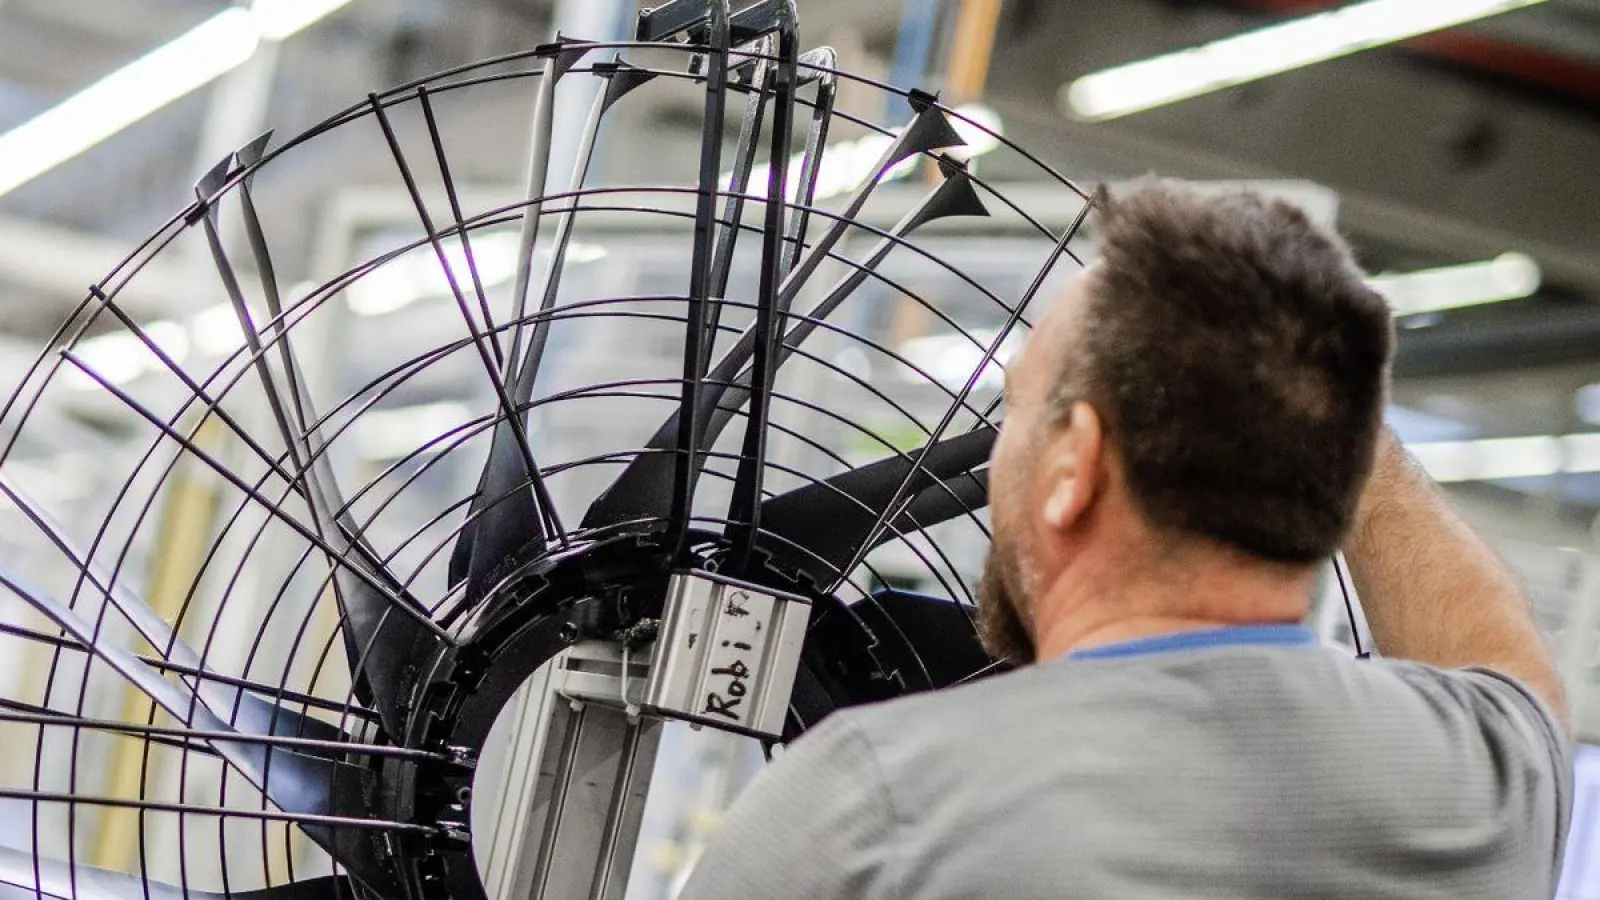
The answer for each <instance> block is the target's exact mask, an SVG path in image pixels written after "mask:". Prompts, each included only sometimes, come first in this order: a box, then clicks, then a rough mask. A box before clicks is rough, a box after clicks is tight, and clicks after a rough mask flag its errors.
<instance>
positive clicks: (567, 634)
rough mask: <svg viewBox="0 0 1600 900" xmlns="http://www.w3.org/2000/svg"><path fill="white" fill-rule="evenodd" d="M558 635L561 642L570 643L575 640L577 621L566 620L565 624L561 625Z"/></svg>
mask: <svg viewBox="0 0 1600 900" xmlns="http://www.w3.org/2000/svg"><path fill="white" fill-rule="evenodd" d="M560 637H561V642H562V643H563V644H571V643H573V642H575V641H577V639H578V623H577V622H567V623H566V624H564V625H562V626H561V633H560Z"/></svg>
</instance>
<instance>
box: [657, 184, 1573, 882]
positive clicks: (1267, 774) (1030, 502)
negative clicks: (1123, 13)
mask: <svg viewBox="0 0 1600 900" xmlns="http://www.w3.org/2000/svg"><path fill="white" fill-rule="evenodd" d="M1098 203H1099V206H1100V207H1101V209H1100V243H1101V253H1102V256H1101V258H1100V260H1099V261H1098V262H1097V263H1096V264H1095V265H1093V266H1091V267H1090V268H1089V269H1087V270H1086V271H1085V272H1084V273H1083V274H1082V275H1081V276H1079V277H1078V278H1076V279H1075V280H1074V281H1073V282H1072V284H1071V285H1070V286H1069V287H1068V288H1067V289H1066V291H1065V293H1064V294H1063V295H1062V296H1061V297H1060V298H1059V299H1057V300H1056V302H1055V303H1054V304H1053V305H1052V306H1051V307H1050V308H1049V309H1048V310H1047V311H1046V312H1045V313H1044V314H1043V316H1042V317H1041V318H1040V320H1039V322H1038V323H1037V326H1036V328H1035V331H1034V333H1033V336H1032V338H1031V340H1030V342H1029V344H1028V346H1027V347H1026V349H1025V350H1024V351H1023V353H1022V354H1021V355H1020V356H1019V357H1018V358H1017V359H1016V360H1015V361H1014V363H1013V365H1012V366H1011V367H1010V370H1009V371H1008V373H1007V383H1006V393H1007V400H1006V418H1005V424H1004V427H1003V428H1002V430H1001V434H1000V437H999V439H998V441H997V443H996V446H995V449H994V456H993V461H992V466H991V470H990V471H991V475H990V484H991V496H990V503H991V507H992V514H993V522H994V546H993V548H992V552H991V555H990V560H989V568H988V571H987V572H986V574H985V578H984V584H983V586H982V590H981V591H980V600H979V610H980V613H979V619H980V625H981V628H980V631H981V632H982V635H983V638H984V640H985V642H986V646H988V647H989V649H990V651H991V652H992V653H994V654H996V655H998V656H1004V657H1010V658H1012V659H1013V660H1014V661H1016V662H1018V663H1022V664H1025V665H1022V666H1021V667H1020V668H1018V669H1017V670H1016V671H1014V672H1011V673H1008V674H1006V675H1002V676H998V677H995V678H991V679H988V680H985V681H980V682H977V683H973V684H970V685H966V686H963V687H960V688H956V689H952V690H948V691H943V692H936V693H932V694H924V695H920V696H917V697H912V698H907V699H903V700H900V701H896V702H893V703H886V704H881V705H877V706H872V707H866V708H861V709H856V710H850V711H846V712H842V713H838V714H836V715H834V716H832V717H830V718H829V719H828V720H826V721H825V722H823V723H822V724H821V725H820V726H819V727H818V728H817V729H815V731H813V732H812V733H809V734H807V735H805V736H804V737H803V738H802V739H800V740H798V741H796V742H795V743H794V745H793V746H792V747H790V748H788V749H787V751H786V752H784V753H783V755H782V756H780V757H779V758H778V759H777V761H776V762H775V763H774V764H773V765H772V766H771V767H770V768H769V770H768V771H767V772H765V773H763V775H762V776H761V777H760V778H758V779H757V781H756V782H755V784H753V785H752V786H751V788H750V789H749V791H748V792H747V793H746V796H744V797H743V798H742V799H741V800H740V802H739V804H738V805H737V806H736V807H735V809H734V810H733V811H732V812H731V814H730V815H729V817H728V818H727V819H726V821H725V822H724V823H723V824H722V826H721V828H720V829H719V831H718V833H717V835H716V836H715V839H714V841H713V843H712V845H711V846H710V847H709V848H708V849H707V851H706V853H705V854H704V856H703V857H702V859H701V860H700V862H699V864H698V866H697V867H696V869H695V872H694V874H693V875H692V877H691V879H690V881H689V884H688V887H687V889H686V890H685V892H684V896H685V897H688V898H691V900H706V898H729V900H782V898H791V897H793V898H801V897H804V898H814V900H827V898H885V900H887V898H929V900H935V898H1018V900H1021V898H1057V897H1073V898H1115V900H1140V898H1157V897H1160V898H1180V897H1181V898H1191V897H1218V898H1269V897H1270V898H1282V897H1318V898H1424V897H1427V898H1450V900H1462V898H1471V897H1482V898H1486V900H1488V898H1492V900H1512V898H1524V897H1526V898H1536V897H1544V898H1547V897H1550V896H1551V895H1552V894H1553V893H1554V890H1555V886H1554V883H1553V880H1554V877H1555V872H1556V870H1557V867H1558V863H1559V858H1560V850H1561V846H1560V845H1561V841H1562V836H1563V833H1564V830H1565V823H1566V816H1567V811H1568V806H1569V799H1568V797H1569V793H1570V790H1571V788H1570V783H1569V782H1570V763H1569V759H1568V743H1567V742H1568V737H1567V734H1566V727H1567V726H1566V724H1565V716H1566V712H1565V708H1564V703H1563V697H1562V693H1561V688H1560V685H1559V681H1558V678H1557V674H1556V671H1555V669H1554V667H1553V666H1552V665H1551V661H1550V658H1549V656H1548V654H1547V653H1546V651H1545V649H1544V648H1543V646H1542V645H1541V642H1540V638H1539V635H1538V633H1537V631H1536V629H1535V626H1534V623H1533V621H1532V619H1531V618H1530V615H1529V612H1528V609H1527V606H1526V603H1525V601H1524V599H1523V597H1522V596H1521V594H1520V592H1519V590H1518V588H1517V587H1516V585H1515V584H1514V583H1513V581H1512V579H1511V577H1510V575H1509V574H1508V573H1507V572H1506V570H1505V568H1504V567H1503V566H1502V565H1501V564H1500V563H1499V562H1498V561H1497V560H1496V559H1495V557H1494V556H1493V555H1492V554H1491V552H1490V551H1489V550H1488V548H1487V547H1485V546H1484V544H1483V543H1482V542H1481V541H1479V540H1478V539H1477V538H1476V537H1475V536H1474V535H1473V534H1472V532H1471V531H1470V530H1469V529H1468V528H1467V527H1466V526H1465V525H1464V524H1463V523H1462V522H1461V520H1460V519H1459V518H1457V516H1456V515H1455V513H1454V512H1453V511H1452V510H1451V508H1450V506H1449V504H1448V503H1447V501H1446V500H1445V498H1444V497H1443V496H1442V494H1440V492H1439V491H1438V490H1437V489H1436V488H1435V487H1434V486H1433V485H1432V484H1431V482H1429V480H1428V479H1427V477H1426V476H1425V475H1424V474H1423V473H1422V472H1421V471H1420V470H1419V469H1418V468H1417V467H1416V466H1415V465H1414V464H1413V463H1412V462H1411V461H1410V460H1409V459H1408V457H1407V456H1406V454H1405V451H1404V450H1402V449H1401V448H1400V447H1399V445H1398V444H1397V443H1396V442H1395V441H1394V440H1393V439H1392V438H1391V437H1389V436H1388V435H1387V434H1386V433H1383V432H1382V429H1381V423H1380V416H1381V414H1382V407H1383V402H1384V395H1385V388H1386V379H1387V368H1388V360H1389V355H1390V345H1391V341H1392V327H1391V322H1390V318H1389V313H1388V310H1387V307H1386V306H1385V304H1384V302H1383V300H1382V298H1381V297H1379V296H1378V295H1376V294H1375V293H1373V292H1372V290H1371V289H1369V288H1368V287H1367V286H1366V285H1365V283H1364V280H1363V277H1362V274H1361V272H1360V271H1359V270H1358V269H1357V267H1356V266H1355V264H1354V263H1353V262H1352V261H1351V258H1350V254H1349V251H1348V249H1347V248H1346V247H1345V245H1344V244H1343V243H1342V242H1341V241H1340V240H1339V239H1338V238H1336V237H1334V236H1332V235H1330V234H1328V233H1325V232H1323V231H1321V230H1319V229H1318V228H1316V227H1315V226H1313V225H1312V224H1311V223H1310V222H1309V221H1308V220H1307V219H1306V218H1305V216H1304V215H1303V214H1302V213H1301V212H1299V211H1298V210H1296V209H1294V208H1292V207H1290V206H1288V205H1286V204H1282V203H1275V202H1265V201H1262V200H1260V199H1258V198H1256V197H1254V196H1252V195H1249V194H1243V193H1236V194H1229V195H1224V196H1214V195H1213V196H1202V195H1200V194H1198V193H1195V192H1193V191H1191V190H1189V189H1185V188H1183V187H1181V186H1178V185H1175V184H1172V183H1167V182H1159V181H1147V182H1144V183H1141V184H1140V185H1138V186H1137V187H1135V188H1134V189H1132V190H1131V191H1129V192H1126V193H1125V194H1123V195H1121V196H1118V197H1116V198H1114V199H1113V198H1109V197H1107V196H1105V194H1104V193H1102V195H1101V197H1100V198H1099V200H1098ZM1369 473H1370V478H1369V477H1368V476H1369ZM1341 546H1342V547H1343V549H1344V551H1345V553H1346V555H1347V558H1348V560H1349V562H1350V567H1351V570H1352V574H1353V576H1354V579H1355V582H1356V585H1357V588H1358V589H1359V591H1360V595H1361V598H1362V601H1363V604H1364V606H1365V609H1366V612H1367V619H1368V622H1369V624H1370V626H1371V631H1372V636H1373V638H1374V639H1375V641H1376V643H1377V646H1378V648H1379V650H1381V652H1382V654H1383V656H1384V657H1385V658H1384V659H1381V660H1379V659H1371V660H1360V659H1355V658H1353V657H1352V656H1351V655H1350V654H1349V653H1348V652H1345V651H1341V650H1338V649H1336V648H1331V647H1325V646H1322V645H1320V644H1318V643H1317V641H1316V640H1315V639H1314V637H1313V636H1312V634H1311V633H1310V632H1308V631H1306V630H1304V629H1303V628H1301V627H1300V626H1299V625H1298V624H1297V623H1299V622H1300V621H1301V620H1302V619H1303V618H1304V617H1305V616H1306V614H1307V609H1308V603H1309V600H1308V598H1309V597H1310V595H1311V593H1312V590H1313V583H1314V580H1315V577H1316V572H1317V568H1318V566H1319V564H1320V562H1321V561H1323V560H1325V559H1326V558H1327V557H1328V556H1329V555H1331V554H1332V553H1334V552H1335V551H1336V550H1338V549H1340V547H1341Z"/></svg>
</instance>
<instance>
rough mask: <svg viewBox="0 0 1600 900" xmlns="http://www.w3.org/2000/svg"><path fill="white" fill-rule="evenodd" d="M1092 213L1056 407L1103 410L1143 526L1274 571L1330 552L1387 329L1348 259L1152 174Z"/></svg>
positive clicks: (1244, 199) (1330, 245)
mask: <svg viewBox="0 0 1600 900" xmlns="http://www.w3.org/2000/svg"><path fill="white" fill-rule="evenodd" d="M1096 205H1097V206H1098V219H1097V222H1098V234H1099V245H1100V260H1099V265H1098V267H1097V269H1096V270H1095V274H1094V275H1093V276H1092V277H1093V278H1094V279H1095V280H1094V281H1092V282H1091V283H1090V285H1091V288H1090V289H1091V299H1090V300H1089V312H1088V313H1087V315H1086V318H1085V324H1084V328H1083V330H1082V332H1081V333H1080V334H1081V336H1080V338H1079V343H1078V346H1077V347H1076V348H1075V352H1073V356H1075V357H1077V359H1076V360H1075V361H1074V362H1073V364H1072V369H1073V372H1071V373H1069V375H1068V378H1067V379H1066V382H1065V383H1064V384H1063V385H1062V392H1061V396H1060V399H1061V400H1062V401H1066V400H1068V399H1070V398H1071V396H1072V395H1076V396H1077V397H1078V398H1079V399H1083V400H1086V401H1088V402H1089V403H1090V404H1091V405H1092V406H1094V407H1095V408H1096V410H1097V411H1098V412H1099V413H1100V414H1101V416H1102V418H1103V419H1104V420H1105V422H1106V428H1107V432H1108V440H1109V441H1110V443H1111V446H1113V447H1115V448H1116V450H1117V451H1118V453H1119V455H1120V457H1121V459H1122V462H1123V466H1124V468H1125V469H1126V474H1127V480H1128V485H1129V487H1130V490H1131V493H1132V495H1133V498H1134V502H1135V504H1136V506H1137V507H1138V509H1139V511H1140V512H1141V513H1143V514H1144V516H1145V518H1146V519H1147V520H1148V521H1149V522H1150V523H1151V524H1152V525H1155V526H1157V527H1158V528H1167V529H1173V530H1175V531H1177V532H1179V533H1183V534H1189V535H1196V536H1199V537H1202V538H1208V539H1211V540H1214V541H1217V542H1220V543H1222V544H1224V545H1228V546H1231V547H1234V548H1236V549H1237V550H1240V551H1243V552H1244V553H1246V554H1248V555H1251V556H1254V557H1258V558H1262V559H1267V560H1273V561H1278V562H1287V563H1310V562H1313V561H1315V560H1316V559H1318V558H1321V557H1324V556H1327V555H1329V554H1331V553H1333V552H1334V551H1335V550H1336V549H1337V548H1338V546H1339V544H1340V542H1341V541H1342V540H1343V539H1344V536H1345V533H1346V532H1347V530H1348V529H1349V527H1350V523H1351V520H1352V518H1353V517H1354V514H1355V508H1356V504H1357V502H1358V501H1359V499H1360V495H1361V490H1362V487H1363V486H1364V484H1365V482H1366V477H1367V474H1368V472H1369V471H1370V469H1371V467H1372V460H1373V454H1374V450H1375V448H1376V443H1377V432H1378V429H1379V428H1380V427H1381V425H1382V416H1383V404H1384V400H1385V394H1386V385H1387V381H1388V365H1389V359H1390V353H1391V347H1392V345H1393V334H1394V329H1393V322H1392V318H1391V316H1390V313H1389V308H1388V306H1387V304H1386V303H1385V302H1384V299H1383V297H1382V296H1380V295H1379V294H1378V293H1377V292H1375V291H1374V290H1372V288H1370V287H1368V286H1367V284H1366V280H1365V276H1364V275H1363V274H1362V272H1361V270H1360V268H1359V267H1358V266H1357V265H1356V263H1355V261H1354V260H1353V258H1352V256H1351V253H1350V249H1349V247H1348V246H1347V245H1346V244H1345V242H1344V241H1343V240H1342V239H1340V238H1339V237H1338V236H1337V235H1336V234H1334V233H1333V232H1331V231H1330V230H1328V229H1324V228H1321V227H1318V226H1317V225H1315V224H1313V223H1312V221H1311V220H1310V219H1309V218H1308V217H1307V216H1306V214H1305V213H1304V212H1303V211H1302V210H1300V209H1299V208H1298V207H1295V206H1293V205H1290V204H1288V203H1285V202H1282V201H1278V200H1267V199H1263V198H1262V197H1260V196H1258V195H1256V194H1254V193H1250V192H1247V191H1239V190H1230V191H1227V192H1223V193H1215V192H1209V191H1204V192H1203V191H1200V190H1197V189H1196V188H1193V187H1188V186H1184V185H1182V184H1181V183H1177V182H1172V181H1167V180H1160V179H1154V178H1148V179H1143V180H1141V181H1140V182H1137V183H1135V184H1134V185H1133V186H1132V187H1131V188H1129V189H1127V190H1124V191H1119V192H1117V193H1116V194H1115V195H1112V194H1111V193H1110V192H1108V191H1107V190H1105V189H1104V188H1102V189H1101V190H1100V192H1099V194H1098V195H1097V197H1096ZM1058 408H1059V407H1058Z"/></svg>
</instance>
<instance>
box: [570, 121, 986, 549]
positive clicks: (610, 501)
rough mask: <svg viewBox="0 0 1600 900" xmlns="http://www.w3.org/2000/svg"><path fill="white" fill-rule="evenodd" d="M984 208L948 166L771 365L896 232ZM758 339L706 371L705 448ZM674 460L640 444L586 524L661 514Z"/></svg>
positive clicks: (662, 435) (669, 442) (793, 286)
mask: <svg viewBox="0 0 1600 900" xmlns="http://www.w3.org/2000/svg"><path fill="white" fill-rule="evenodd" d="M909 130H910V129H908V132H909ZM891 165H892V163H891ZM985 214H986V211H985V210H984V208H983V203H982V202H981V201H980V200H979V199H978V195H977V192H976V191H974V190H973V187H972V181H971V179H970V178H969V177H968V176H967V174H966V173H965V172H964V171H961V170H959V169H955V170H952V171H951V173H950V176H949V177H948V178H946V179H945V181H944V182H943V183H942V184H940V185H939V187H938V189H937V190H935V191H933V192H932V193H931V194H929V195H928V196H927V197H926V198H924V199H923V202H922V203H920V204H918V205H917V207H916V208H915V209H913V210H912V211H911V212H909V213H907V214H906V216H905V218H903V219H901V220H900V222H899V223H897V224H896V225H895V227H894V228H893V229H892V230H891V231H890V232H889V234H890V237H886V238H884V239H883V240H882V241H880V242H879V243H878V245H877V246H876V247H875V248H874V249H873V251H872V253H871V254H870V255H869V257H868V259H867V262H866V263H865V264H864V265H862V266H860V267H857V268H854V269H853V270H852V271H851V272H850V274H848V275H846V276H845V277H844V278H842V279H840V280H839V282H838V283H836V284H835V285H834V286H833V288H832V289H831V290H829V292H828V294H827V296H825V297H824V298H823V299H822V301H821V302H819V303H818V304H817V306H816V307H815V308H814V309H813V310H812V311H811V314H810V317H809V318H808V320H807V321H803V322H801V323H800V324H798V325H796V326H795V327H794V328H792V329H790V331H789V332H788V335H787V336H786V337H785V338H784V339H783V342H782V344H781V345H780V347H779V352H778V354H777V359H776V360H775V366H774V368H776V367H778V366H782V365H783V363H784V362H785V361H787V360H788V359H789V357H790V356H792V355H793V352H794V348H795V347H798V346H800V344H801V342H803V341H804V340H805V339H806V338H807V337H809V336H810V335H811V334H812V333H813V332H815V331H816V329H817V324H816V323H817V322H818V321H821V320H823V319H826V318H827V317H828V316H829V315H830V314H832V313H833V311H834V310H836V309H838V307H839V305H840V304H842V303H843V302H844V301H845V299H846V298H848V297H849V296H850V295H851V294H852V293H854V291H855V290H856V288H858V287H860V286H861V284H862V283H863V282H865V281H866V279H867V278H868V276H869V275H870V274H871V272H872V270H873V268H874V267H876V266H877V265H878V264H879V263H881V262H882V261H883V259H884V257H886V256H888V255H889V252H890V251H891V250H893V249H894V248H895V247H896V246H897V245H898V243H897V242H898V241H899V240H903V239H905V237H907V236H908V235H910V234H911V233H912V232H913V231H915V230H916V229H917V228H919V227H920V226H922V225H925V224H927V223H928V222H932V221H934V220H936V219H941V218H945V217H948V216H962V215H985ZM806 259H807V260H809V259H811V256H809V255H808V256H807V258H806ZM800 265H801V266H802V267H803V266H805V265H806V260H802V261H801V264H800ZM799 272H800V269H799V268H797V269H795V271H793V272H791V273H789V276H788V277H787V278H785V279H784V285H785V286H784V288H783V289H782V290H781V291H780V294H779V307H780V309H781V310H785V311H786V310H787V308H788V303H789V302H791V301H792V300H793V298H794V295H795V293H797V292H798V289H799V287H800V285H801V282H800V281H796V280H795V276H796V275H797V274H798V273H799ZM755 346H756V332H755V329H754V328H753V327H752V328H749V329H746V330H745V332H744V334H742V335H741V336H740V338H739V341H738V342H737V343H735V344H734V346H733V347H732V348H731V349H730V350H729V351H728V353H727V355H725V356H724V357H723V358H722V360H721V361H720V362H718V363H717V366H716V368H715V369H714V370H712V373H711V375H710V377H709V378H708V379H707V383H706V385H705V388H704V391H703V394H704V397H703V399H702V401H701V402H700V404H699V411H700V419H701V423H702V427H701V434H702V441H701V447H702V449H703V448H706V447H710V446H711V445H712V444H714V443H715V442H716V440H717V438H718V437H719V436H720V435H721V434H722V429H723V428H724V427H726V426H727V424H728V422H729V421H731V420H732V419H733V416H734V414H735V413H736V412H738V410H739V409H740V408H741V407H743V406H744V404H745V402H746V401H747V400H748V399H749V396H750V373H749V372H748V371H747V370H746V368H745V367H746V365H747V364H748V363H749V361H750V359H751V357H752V356H753V355H754V353H755ZM679 415H680V412H674V413H673V414H672V416H671V417H670V418H669V419H667V421H666V422H665V423H663V424H662V426H661V427H660V428H659V429H657V431H656V433H655V434H654V435H652V436H651V438H650V441H649V443H648V444H647V445H646V449H647V451H664V450H667V449H670V448H671V447H672V446H674V444H673V442H674V440H675V439H676V437H677V434H678V422H679V418H678V417H679ZM674 464H675V454H670V453H663V452H645V453H641V454H640V455H639V456H637V457H635V458H634V459H633V461H631V462H630V463H628V466H627V468H625V469H624V470H623V472H622V474H621V475H619V476H617V480H616V481H614V482H612V483H611V486H610V487H608V488H607V489H606V491H605V492H604V493H602V494H601V495H600V496H599V497H598V498H597V499H596V500H595V501H594V503H593V505H591V506H590V507H589V511H588V514H587V515H585V516H584V520H583V525H584V527H585V528H592V527H593V528H597V527H604V526H607V525H615V524H618V523H621V522H627V521H629V520H632V519H654V518H659V517H661V516H664V515H666V514H667V510H668V509H669V507H670V506H671V502H672V497H671V488H672V485H671V481H672V479H671V473H672V469H673V466H674Z"/></svg>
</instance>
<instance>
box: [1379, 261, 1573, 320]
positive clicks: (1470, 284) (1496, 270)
mask: <svg viewBox="0 0 1600 900" xmlns="http://www.w3.org/2000/svg"><path fill="white" fill-rule="evenodd" d="M1542 277H1543V273H1542V272H1541V271H1540V269H1539V263H1538V262H1537V261H1535V260H1534V258H1533V257H1531V256H1529V255H1527V254H1526V253H1502V254H1500V255H1499V256H1497V257H1495V258H1494V259H1491V260H1485V261H1483V262H1475V263H1467V264H1465V265H1460V266H1446V267H1444V268H1439V269H1427V270H1424V271H1421V272H1409V273H1406V274H1404V275H1392V274H1387V273H1386V274H1383V275H1376V276H1373V277H1372V278H1370V279H1368V280H1367V283H1368V284H1370V285H1372V287H1373V288H1374V289H1375V290H1377V291H1378V293H1380V294H1382V295H1383V296H1384V299H1386V300H1388V301H1389V306H1390V308H1391V309H1393V310H1394V314H1395V315H1397V316H1409V315H1415V314H1418V313H1431V312H1438V311H1440V310H1446V309H1459V308H1461V307H1463V306H1480V305H1482V304H1485V303H1498V302H1500V301H1502V300H1517V299H1520V298H1522V297H1528V296H1532V295H1533V293H1534V292H1535V291H1537V290H1539V283H1540V281H1541V279H1542Z"/></svg>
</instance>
